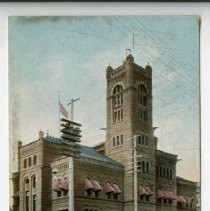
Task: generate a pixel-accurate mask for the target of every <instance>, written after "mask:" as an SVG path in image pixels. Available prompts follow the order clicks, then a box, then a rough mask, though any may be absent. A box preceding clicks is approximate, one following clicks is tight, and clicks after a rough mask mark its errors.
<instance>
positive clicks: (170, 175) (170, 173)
mask: <svg viewBox="0 0 210 211" xmlns="http://www.w3.org/2000/svg"><path fill="white" fill-rule="evenodd" d="M169 171H170V172H169V177H170V179H172V169H170V170H169Z"/></svg>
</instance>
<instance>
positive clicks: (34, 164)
mask: <svg viewBox="0 0 210 211" xmlns="http://www.w3.org/2000/svg"><path fill="white" fill-rule="evenodd" d="M34 165H36V155H34Z"/></svg>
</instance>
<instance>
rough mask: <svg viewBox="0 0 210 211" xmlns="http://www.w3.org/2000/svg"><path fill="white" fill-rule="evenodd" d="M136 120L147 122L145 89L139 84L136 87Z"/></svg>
mask: <svg viewBox="0 0 210 211" xmlns="http://www.w3.org/2000/svg"><path fill="white" fill-rule="evenodd" d="M137 99H138V105H139V108H138V118H139V119H140V120H143V121H147V120H148V116H147V109H146V106H147V88H146V86H145V85H144V84H139V85H138V96H137Z"/></svg>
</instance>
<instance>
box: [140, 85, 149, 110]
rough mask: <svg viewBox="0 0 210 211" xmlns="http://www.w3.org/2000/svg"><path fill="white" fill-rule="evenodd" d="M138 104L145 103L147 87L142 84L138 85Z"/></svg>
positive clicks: (144, 104)
mask: <svg viewBox="0 0 210 211" xmlns="http://www.w3.org/2000/svg"><path fill="white" fill-rule="evenodd" d="M138 104H141V105H142V106H146V105H147V89H146V87H145V86H144V85H143V84H140V85H139V86H138Z"/></svg>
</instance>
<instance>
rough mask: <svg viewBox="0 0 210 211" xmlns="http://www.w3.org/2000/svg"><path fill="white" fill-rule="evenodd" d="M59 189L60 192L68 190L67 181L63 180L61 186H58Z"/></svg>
mask: <svg viewBox="0 0 210 211" xmlns="http://www.w3.org/2000/svg"><path fill="white" fill-rule="evenodd" d="M59 188H60V189H61V190H68V189H69V183H68V180H64V181H63V182H61V184H60V185H59Z"/></svg>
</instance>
